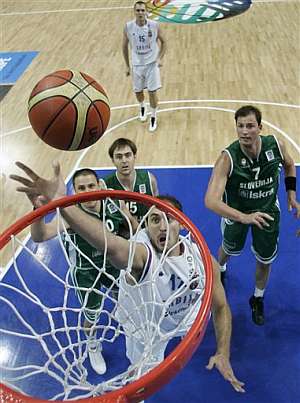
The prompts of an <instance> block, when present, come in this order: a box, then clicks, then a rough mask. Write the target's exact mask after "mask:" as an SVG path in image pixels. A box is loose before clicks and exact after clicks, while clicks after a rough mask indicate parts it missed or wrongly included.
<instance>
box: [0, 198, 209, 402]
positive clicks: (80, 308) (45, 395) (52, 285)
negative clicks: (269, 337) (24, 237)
mask: <svg viewBox="0 0 300 403" xmlns="http://www.w3.org/2000/svg"><path fill="white" fill-rule="evenodd" d="M92 193H93V194H95V193H98V197H104V196H103V195H101V193H102V194H107V193H108V194H109V196H110V197H106V198H105V199H104V207H103V208H102V212H101V215H102V225H103V226H104V227H106V225H107V220H106V219H107V217H106V211H107V205H108V203H109V204H112V205H113V206H114V207H115V209H117V210H118V212H119V214H120V215H122V216H123V219H124V221H126V223H127V225H128V227H129V233H130V240H129V242H130V253H129V256H128V265H127V268H126V271H125V270H124V271H122V272H121V275H120V278H121V277H122V276H123V281H121V280H120V278H117V279H115V278H114V276H112V275H110V274H109V273H107V272H106V264H107V260H108V259H107V238H106V242H105V243H106V247H105V250H104V253H103V264H102V266H101V267H98V266H97V265H95V263H94V261H93V260H91V258H90V257H88V256H87V255H86V254H84V253H83V251H82V250H80V249H79V248H78V245H77V244H76V243H75V242H74V241H73V240H72V237H71V236H70V233H69V231H68V230H67V228H66V225H65V223H64V221H63V219H62V217H61V214H60V208H59V207H57V208H56V216H57V217H58V220H57V238H56V239H55V240H51V241H47V242H46V243H40V244H38V245H35V244H34V245H33V246H32V245H31V244H30V243H28V242H27V243H24V242H22V241H21V240H20V239H19V238H18V237H17V236H15V235H12V236H11V241H10V244H11V249H12V256H13V258H12V259H13V260H12V261H13V264H12V268H11V272H9V273H8V274H9V275H8V276H7V280H6V279H5V281H4V280H3V281H2V282H1V284H0V289H1V292H0V300H1V306H2V308H1V311H2V310H3V312H4V313H3V314H1V316H2V318H7V319H6V320H3V321H1V322H0V334H1V338H2V339H3V340H5V342H4V347H3V348H2V353H3V352H4V351H5V346H8V349H9V346H10V345H12V346H18V347H17V353H18V354H16V353H14V359H13V360H12V359H11V357H10V359H6V360H5V358H4V359H1V362H0V371H1V376H2V382H3V383H4V384H5V385H6V386H8V387H9V388H11V389H12V390H14V391H17V392H19V393H21V394H23V395H29V396H35V397H38V398H39V399H47V400H78V399H85V398H92V397H97V396H102V395H106V394H107V393H109V392H112V391H117V390H121V391H122V388H124V387H125V386H126V385H129V384H131V383H133V382H135V381H136V380H138V379H140V378H141V377H143V376H144V375H145V374H148V373H149V371H150V372H151V370H153V368H156V367H159V365H160V364H161V361H163V359H164V350H165V347H166V345H167V343H168V341H170V340H171V339H173V338H174V337H176V336H180V337H182V338H183V337H184V336H185V335H186V333H187V332H188V331H189V329H190V328H191V326H192V323H193V322H194V321H195V318H196V316H197V314H198V316H197V317H199V316H201V321H200V322H201V323H200V325H199V324H198V330H197V332H198V335H197V337H198V338H197V345H198V344H199V343H200V341H201V338H202V335H203V332H204V329H205V325H206V322H207V319H208V317H209V304H210V299H211V267H209V264H210V263H208V264H206V263H207V262H209V259H208V258H207V256H208V253H207V250H205V248H203V245H202V242H201V245H199V244H198V243H195V242H194V241H195V234H194V233H193V234H191V232H190V231H185V233H184V235H181V236H180V239H179V241H178V243H177V244H176V245H175V246H174V247H177V246H178V244H182V245H184V248H188V250H189V253H190V256H191V257H190V259H191V260H193V261H194V262H198V261H199V256H201V257H202V260H203V261H204V263H205V264H204V265H202V264H200V265H197V264H192V265H191V266H190V269H189V273H183V274H181V273H177V272H176V273H172V263H169V264H168V270H169V272H168V273H167V279H168V282H170V281H171V282H172V281H174V282H175V281H177V283H178V282H179V284H177V285H176V287H174V292H173V293H172V294H171V295H167V297H166V298H164V296H162V295H159V294H161V293H162V288H160V287H158V286H157V284H158V283H159V281H160V276H162V273H165V271H164V267H165V265H166V262H170V261H172V258H170V253H171V250H167V242H165V247H164V250H163V252H162V253H161V254H159V255H158V258H157V259H156V267H155V270H153V271H152V272H151V275H150V276H148V277H147V279H146V280H145V281H144V282H143V287H144V288H142V287H141V284H140V283H137V282H136V280H135V279H134V278H133V276H132V275H131V274H130V272H131V267H132V262H133V258H134V253H135V250H136V245H137V242H138V239H139V237H140V236H141V234H142V233H145V231H146V230H145V229H144V228H143V227H144V225H145V222H146V221H147V217H148V215H149V214H150V212H151V209H153V208H154V206H152V207H151V208H150V209H149V211H148V213H147V214H146V216H144V218H143V220H142V222H140V224H139V227H138V229H137V231H136V232H135V233H133V230H132V226H131V224H130V221H129V219H128V217H127V216H125V215H124V213H123V211H122V210H121V209H120V207H119V203H118V202H116V201H114V200H113V197H114V198H118V196H119V198H122V197H123V198H125V196H124V195H123V193H126V199H127V200H128V194H130V192H115V191H108V192H103V191H102V192H90V193H89V195H92ZM120 194H121V196H122V197H120ZM99 195H100V196H99ZM80 197H81V199H82V195H81V196H80ZM91 197H94V198H95V196H93V195H92V196H91ZM70 198H73V200H72V203H75V202H76V201H77V200H78V201H79V196H71V197H70V196H69V197H66V198H65V199H66V201H67V199H70ZM148 198H149V199H150V200H152V204H153V200H156V199H154V198H151V197H148ZM138 200H139V203H145V201H147V196H141V195H139V196H138ZM66 201H65V202H64V203H61V204H62V205H66V204H67V203H66ZM78 201H77V202H78ZM53 203H54V202H52V204H53ZM68 204H70V203H68ZM148 204H149V200H148ZM159 205H160V207H163V208H164V209H165V212H164V220H165V222H166V224H167V234H166V237H167V240H168V238H169V224H168V217H167V214H172V210H174V209H173V207H171V206H169V205H168V204H167V203H164V202H162V201H159ZM38 210H43V215H45V214H47V213H48V211H49V210H47V208H46V206H45V207H42V209H38ZM38 210H36V211H34V212H33V213H30V214H31V216H32V215H34V214H35V215H36V214H37V211H38ZM175 210H176V209H175ZM168 211H169V212H168ZM170 211H171V212H170ZM166 213H167V214H166ZM177 215H178V216H179V217H181V220H182V217H184V216H183V214H182V213H180V212H179V213H178V210H177ZM35 219H36V217H35ZM33 220H34V219H31V222H32V221H33ZM27 221H28V220H27ZM183 221H185V219H183ZM181 224H182V223H181ZM183 224H184V222H183ZM61 228H63V230H61ZM105 233H106V232H105ZM196 235H197V234H196ZM49 242H51V243H53V242H54V243H55V244H57V247H58V252H57V255H56V257H55V260H54V261H53V259H50V258H49V256H48V257H47V253H48V252H47V251H48V249H47V248H48V247H49ZM0 244H1V243H0ZM66 244H68V245H69V246H71V247H72V249H73V251H75V253H76V255H77V261H79V260H86V261H88V262H89V265H90V267H91V268H93V269H94V270H96V271H97V275H96V278H95V281H94V283H93V286H92V287H88V288H87V287H82V286H80V285H78V284H77V283H76V281H74V272H75V271H76V270H77V269H78V267H76V266H74V262H73V261H72V259H71V255H70V253H69V254H68V253H67V251H66ZM18 247H21V248H22V249H23V252H22V253H25V254H26V261H28V262H31V265H32V266H34V267H32V268H31V267H30V266H27V267H23V266H21V263H20V262H21V259H19V258H18V257H17V255H16V250H17V248H18ZM205 247H206V246H205ZM60 264H61V265H62V267H64V269H61V268H60V269H59V265H60ZM175 271H176V270H175ZM165 274H166V273H165ZM103 275H105V276H106V277H107V278H108V279H109V281H110V285H109V286H108V287H104V286H102V287H101V288H100V287H99V285H97V284H99V280H100V278H101V276H102V277H103ZM35 276H36V281H34V280H33V277H35ZM172 276H173V277H172ZM11 278H13V281H10V279H11ZM124 279H125V282H126V283H128V282H130V284H131V286H130V287H131V288H130V290H132V292H128V287H124ZM195 279H196V280H197V281H196V283H195ZM145 286H146V288H147V290H148V291H147V296H146V297H145V291H144V289H145ZM45 288H46V289H47V292H45ZM115 290H118V295H119V297H118V295H117V293H116V292H115ZM79 292H81V295H84V297H83V298H81V300H80V302H79V299H78V295H79V294H78V293H79ZM91 293H94V295H98V296H101V297H102V299H101V298H99V300H101V303H100V306H97V308H95V309H93V308H91V307H90V306H89V307H87V303H88V298H89V296H90V294H91ZM187 295H188V297H187ZM184 298H189V309H187V310H186V314H184V315H182V314H181V312H180V311H179V312H177V311H176V309H175V307H176V305H178V306H179V307H180V306H181V305H180V304H179V302H182V301H183V299H184ZM118 299H119V302H118ZM123 301H127V302H126V304H124V305H122V302H123ZM204 305H205V306H204ZM128 306H130V309H129V310H128ZM200 307H201V308H200ZM199 308H200V312H199ZM170 310H171V311H172V312H173V313H172V315H174V318H171V317H170ZM3 315H4V316H3ZM87 317H88V320H89V322H90V323H91V328H90V329H87V328H85V327H84V322H85V319H87ZM166 321H167V324H166ZM199 329H200V330H201V332H199ZM199 333H201V337H200V336H199ZM125 336H127V338H128V339H130V341H131V344H130V345H131V346H139V351H142V353H141V354H139V358H138V360H136V361H135V362H133V363H131V362H130V361H129V360H128V358H127V356H128V346H127V347H126V344H125ZM95 342H96V343H98V344H101V346H102V354H103V356H104V357H105V360H106V365H107V373H106V374H105V375H97V376H96V374H95V373H94V372H93V370H92V368H91V365H90V361H89V349H88V347H89V343H95ZM114 345H116V350H117V351H114V353H115V355H114V357H113V358H111V357H108V356H107V354H106V350H107V351H108V350H109V348H108V346H114ZM197 345H196V346H194V347H193V349H195V348H196V347H197ZM29 350H30V354H28V351H29ZM111 350H112V349H111V348H110V351H111ZM173 353H174V352H172V354H173ZM15 354H16V356H15ZM190 355H191V353H190ZM188 358H189V357H188ZM188 358H187V359H188ZM116 362H117V363H118V365H115V363H116ZM120 363H122V365H119V364H120ZM180 366H181V365H180ZM178 367H179V365H178ZM172 375H173V374H172ZM146 377H147V376H146ZM41 383H43V385H44V386H43V388H40V387H39V388H37V389H36V388H35V386H36V385H40V384H41ZM158 383H159V382H158ZM158 387H159V386H156V389H158ZM36 390H38V392H36ZM140 392H141V397H143V392H145V394H146V395H147V389H146V388H143V390H141V391H140ZM120 395H121V393H120ZM148 395H149V393H148ZM107 396H109V395H107ZM14 401H16V400H14ZM99 401H100V400H99ZM115 401H117V400H115ZM128 401H138V400H136V399H134V398H133V399H132V400H130V396H129V400H128Z"/></svg>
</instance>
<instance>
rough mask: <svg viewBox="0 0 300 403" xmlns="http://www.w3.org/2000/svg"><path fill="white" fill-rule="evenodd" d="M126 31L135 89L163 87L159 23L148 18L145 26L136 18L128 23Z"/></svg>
mask: <svg viewBox="0 0 300 403" xmlns="http://www.w3.org/2000/svg"><path fill="white" fill-rule="evenodd" d="M125 32H126V34H127V38H128V40H129V43H130V47H131V62H132V77H133V89H134V91H135V92H141V91H142V90H143V89H146V88H147V89H148V91H156V90H157V89H159V88H160V87H161V82H160V72H159V68H158V64H157V57H158V54H159V46H158V44H157V35H158V24H157V22H155V21H152V20H146V23H145V24H144V25H143V26H139V25H137V23H136V21H135V20H132V21H129V22H127V24H126V27H125Z"/></svg>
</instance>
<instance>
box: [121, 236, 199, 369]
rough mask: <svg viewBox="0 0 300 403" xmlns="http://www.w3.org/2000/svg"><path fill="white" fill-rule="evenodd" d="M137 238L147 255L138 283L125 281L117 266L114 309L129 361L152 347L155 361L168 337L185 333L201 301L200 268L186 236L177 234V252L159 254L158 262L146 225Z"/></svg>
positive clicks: (197, 252)
mask: <svg viewBox="0 0 300 403" xmlns="http://www.w3.org/2000/svg"><path fill="white" fill-rule="evenodd" d="M181 239H183V238H181ZM137 242H142V243H144V244H145V245H146V247H147V249H148V260H147V263H146V265H145V267H144V269H143V273H142V276H141V278H140V281H139V283H138V284H135V285H131V284H129V283H128V277H130V275H129V274H128V272H127V273H126V272H125V271H122V273H121V276H120V288H119V300H118V302H119V303H118V308H117V312H116V315H117V318H118V320H119V322H120V323H121V324H122V326H123V328H124V331H125V334H126V354H127V357H128V358H129V360H130V361H131V363H132V364H134V363H137V362H139V361H140V360H141V359H142V357H143V353H144V352H145V351H146V350H147V349H149V348H151V350H152V353H151V355H152V358H153V365H156V364H157V363H159V362H161V361H162V360H163V359H164V351H165V348H166V346H167V344H168V341H169V340H170V339H171V338H173V337H175V336H182V335H184V334H185V333H186V332H187V331H188V330H189V328H190V327H191V325H192V324H193V322H194V320H195V318H196V316H197V313H198V311H199V308H200V306H201V301H202V295H203V292H204V287H205V272H204V267H203V263H202V259H201V256H200V253H199V250H198V248H197V246H196V245H195V244H194V243H192V242H191V241H189V240H187V239H183V240H182V248H183V252H182V254H181V255H179V256H170V257H164V260H163V262H162V263H160V258H161V255H160V254H159V253H158V252H156V251H155V249H154V248H153V246H152V244H151V241H150V239H149V237H148V235H147V231H146V230H145V229H144V230H142V231H141V232H140V234H138V237H137ZM153 345H155V348H154V349H152V347H151V346H153ZM150 366H151V365H150ZM148 367H149V363H148Z"/></svg>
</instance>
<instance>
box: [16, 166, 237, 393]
mask: <svg viewBox="0 0 300 403" xmlns="http://www.w3.org/2000/svg"><path fill="white" fill-rule="evenodd" d="M19 167H20V168H21V169H23V171H24V172H25V173H26V174H27V177H26V178H25V177H20V176H17V175H12V176H11V177H12V179H14V180H16V181H18V182H20V183H21V184H22V186H20V187H18V188H17V190H18V191H21V192H25V193H26V194H27V195H28V197H32V196H33V195H36V196H39V197H42V198H43V199H44V200H45V201H50V200H53V199H57V198H60V197H63V196H65V194H66V186H65V184H64V181H63V178H62V176H61V174H60V166H59V164H58V163H56V164H55V165H54V176H53V178H52V179H50V180H47V179H44V178H42V177H40V176H39V175H37V174H36V173H35V172H34V171H32V169H31V168H29V167H27V166H26V165H24V164H22V165H20V164H19ZM160 198H161V199H162V200H165V201H166V202H168V203H170V204H171V205H173V206H175V207H177V208H180V207H181V205H180V203H179V202H178V201H177V200H176V199H175V198H173V197H171V196H160ZM61 214H62V217H63V218H64V219H65V220H66V221H67V223H68V224H69V225H70V227H71V228H72V229H73V231H75V232H76V233H78V234H79V235H80V236H81V237H83V238H84V239H85V240H86V241H87V242H89V243H90V244H91V245H93V246H94V247H95V248H96V249H97V250H99V251H102V252H104V251H106V253H107V258H108V259H109V261H110V262H111V264H112V265H113V266H114V267H115V268H118V269H119V270H123V269H124V268H126V267H127V265H128V261H129V257H131V258H130V260H132V265H131V269H130V272H129V271H126V273H128V277H127V278H126V277H125V279H124V281H125V280H126V282H128V284H129V285H130V282H131V283H132V284H131V286H132V287H131V288H132V289H133V288H134V287H136V285H137V284H139V283H143V281H145V279H144V278H145V277H147V275H148V271H149V269H151V271H152V272H153V270H154V275H155V276H157V280H156V282H159V281H160V280H159V278H160V277H165V279H164V280H166V282H167V286H166V287H164V285H163V284H162V285H159V288H158V289H157V290H156V291H155V295H153V294H151V293H150V294H149V293H148V295H149V298H150V299H149V301H147V300H146V298H147V294H145V295H143V296H142V306H144V305H148V304H149V305H153V304H154V305H155V304H157V302H158V301H159V299H158V297H157V292H158V291H159V290H160V292H162V293H163V292H164V289H165V290H166V291H167V294H169V293H171V294H172V285H170V282H172V274H176V273H177V269H178V270H179V272H180V273H181V274H180V276H181V277H182V275H183V276H188V275H189V273H190V269H191V267H190V265H189V264H182V263H183V262H184V261H185V259H186V256H187V255H185V253H187V252H185V250H184V249H185V244H184V246H182V243H180V242H178V241H179V233H180V229H181V225H180V223H179V222H178V221H177V220H175V219H174V218H173V217H172V216H168V222H166V221H167V220H166V219H165V217H166V216H165V214H164V213H163V212H162V211H160V210H159V209H158V208H156V207H153V208H152V209H151V211H150V213H149V215H148V217H147V226H146V231H147V232H146V234H147V236H146V243H145V242H144V243H143V242H137V243H136V244H135V250H134V254H133V256H132V254H131V250H132V242H131V241H128V240H127V239H124V238H122V237H120V236H118V235H116V234H112V233H111V232H109V231H107V230H106V228H105V226H102V225H99V220H98V219H95V218H94V217H92V216H90V215H88V214H86V213H85V212H84V211H82V210H81V209H80V208H79V207H78V206H76V205H74V206H69V207H66V208H62V209H61ZM147 238H149V240H148V241H147ZM164 250H166V251H167V254H168V262H167V264H165V263H164V264H163V276H160V271H159V269H158V267H159V266H158V267H156V266H155V263H153V264H152V263H151V262H150V260H151V257H154V259H156V256H158V255H159V253H162V252H163V251H164ZM190 252H191V250H189V251H188V253H190ZM180 259H182V261H181V262H180ZM178 260H179V264H178V265H176V262H177V263H178ZM174 261H175V264H173V263H174ZM212 261H213V292H212V315H213V321H214V327H215V334H216V340H217V351H216V353H215V354H214V355H213V356H212V357H210V360H209V363H208V365H207V368H208V369H212V368H213V367H214V366H216V367H217V369H218V370H219V371H220V373H221V374H222V375H223V377H224V378H225V379H226V380H227V381H229V382H230V383H231V385H232V386H233V388H234V389H235V390H236V391H237V392H244V388H243V385H244V383H243V382H240V381H239V380H238V379H237V378H236V377H235V375H234V373H233V370H232V368H231V364H230V359H229V357H230V338H231V312H230V308H229V306H228V303H227V301H226V296H225V292H224V288H223V286H222V283H221V280H220V268H219V266H218V263H217V261H216V260H215V259H214V258H213V257H212ZM186 263H188V262H186ZM170 265H172V270H173V273H172V272H171V270H170ZM176 266H177V269H176V271H175V267H176ZM197 270H198V271H199V276H198V275H197V277H196V283H197V280H199V283H201V281H200V279H201V275H200V273H201V271H202V265H200V266H199V267H198V268H197ZM197 270H196V274H197ZM193 271H194V269H193ZM168 272H170V277H169V278H168V276H167V273H168ZM179 272H178V273H179ZM175 280H176V279H175ZM180 281H182V278H181V280H180ZM162 283H163V281H162ZM189 285H190V286H191V283H189ZM170 287H171V290H170ZM179 287H180V286H176V285H175V286H174V294H175V295H176V292H177V290H178V288H179ZM192 288H193V287H192ZM197 288H198V291H199V292H200V289H201V284H200V285H199V284H197V285H196V287H195V289H197ZM123 291H125V290H124V288H120V289H119V297H120V293H121V292H123ZM196 295H197V292H195V296H196ZM199 295H200V294H199ZM185 296H187V294H186V295H185V294H182V298H185ZM124 297H126V296H122V297H120V298H124ZM166 297H168V295H166ZM178 297H180V295H178ZM159 298H162V299H164V296H163V295H160V297H159ZM198 298H200V297H198ZM167 302H168V301H167ZM199 303H200V300H199ZM184 304H185V301H182V304H181V305H182V307H183V306H184ZM164 305H165V304H164ZM166 306H167V307H168V304H166ZM150 310H152V312H153V313H155V308H154V310H153V309H152V308H151V307H150ZM185 311H187V309H185ZM167 312H168V313H171V312H172V315H170V318H167V319H166V321H165V323H162V321H163V320H164V319H163V320H162V321H160V322H159V323H158V324H156V323H155V322H154V325H155V327H157V325H159V326H160V324H161V323H162V328H163V329H164V330H166V329H167V326H168V327H169V326H171V327H172V326H175V331H176V333H175V334H174V336H175V335H177V334H178V335H180V334H181V331H182V330H185V329H184V328H183V327H182V326H181V321H180V320H181V318H182V314H181V313H183V312H184V311H180V310H178V311H177V312H176V311H175V310H173V308H172V309H171V306H170V307H168V311H167ZM189 312H191V317H189V313H188V315H187V323H188V322H190V321H191V320H192V314H193V312H192V311H191V310H189ZM177 324H178V325H179V326H177ZM188 324H189V323H188ZM149 325H151V324H150V323H149ZM176 326H177V327H178V329H177V328H176ZM177 330H178V332H177ZM125 331H126V328H125ZM161 350H162V348H161V346H159V348H158V351H157V354H156V352H154V355H156V356H157V357H159V358H160V357H162V354H161ZM137 351H138V349H137ZM152 353H153V352H152ZM127 354H128V355H130V352H127ZM133 358H134V357H133Z"/></svg>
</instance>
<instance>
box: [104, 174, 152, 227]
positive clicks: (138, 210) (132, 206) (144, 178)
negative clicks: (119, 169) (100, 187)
mask: <svg viewBox="0 0 300 403" xmlns="http://www.w3.org/2000/svg"><path fill="white" fill-rule="evenodd" d="M103 180H104V182H105V184H106V187H107V189H114V190H127V189H125V187H124V186H123V185H122V183H121V182H120V181H119V179H118V176H117V173H113V174H112V175H109V176H107V177H105V178H103ZM133 191H134V192H137V193H142V194H147V195H150V196H153V189H152V185H151V178H150V172H149V171H145V170H142V169H136V170H135V181H134V185H133ZM126 206H127V208H128V210H129V211H130V213H131V214H132V215H133V216H135V217H136V218H137V220H138V221H141V220H142V218H143V217H144V215H145V214H146V213H147V211H148V209H149V208H148V207H147V206H145V205H144V204H140V203H138V202H136V201H133V200H128V201H126Z"/></svg>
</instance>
